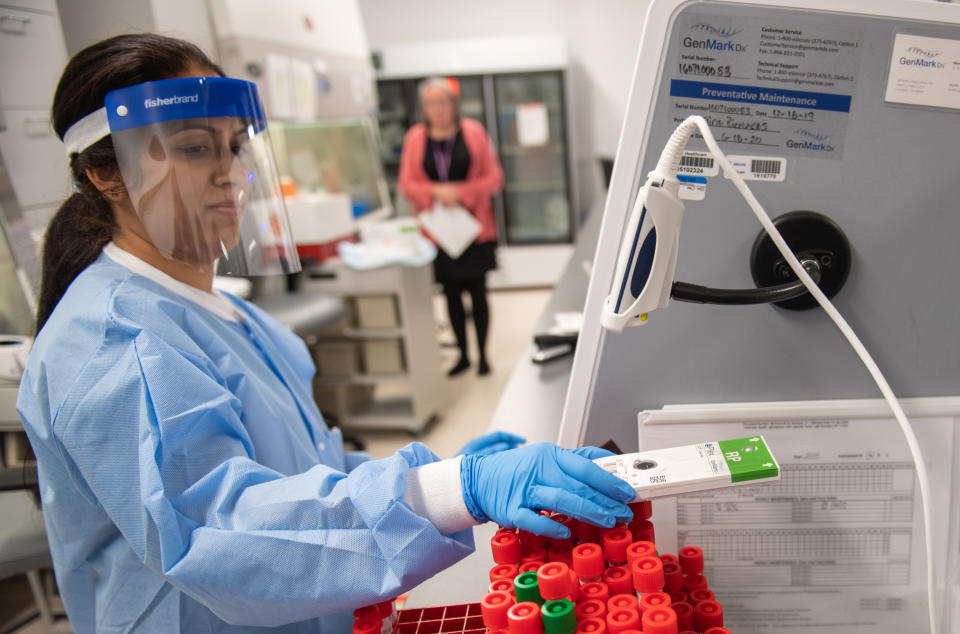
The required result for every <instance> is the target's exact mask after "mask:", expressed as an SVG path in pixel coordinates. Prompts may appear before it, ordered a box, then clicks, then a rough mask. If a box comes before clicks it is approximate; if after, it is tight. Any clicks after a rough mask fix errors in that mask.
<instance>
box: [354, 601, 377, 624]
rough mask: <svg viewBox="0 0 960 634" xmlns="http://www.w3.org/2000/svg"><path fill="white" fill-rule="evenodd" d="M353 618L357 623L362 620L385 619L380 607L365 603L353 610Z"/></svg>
mask: <svg viewBox="0 0 960 634" xmlns="http://www.w3.org/2000/svg"><path fill="white" fill-rule="evenodd" d="M353 620H354V622H355V623H359V622H361V621H383V617H382V616H381V615H380V608H379V607H377V606H376V605H365V606H364V607H362V608H357V609H356V610H354V611H353Z"/></svg>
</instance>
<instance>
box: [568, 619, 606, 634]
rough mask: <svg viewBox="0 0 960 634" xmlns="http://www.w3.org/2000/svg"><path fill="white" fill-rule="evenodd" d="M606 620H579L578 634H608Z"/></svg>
mask: <svg viewBox="0 0 960 634" xmlns="http://www.w3.org/2000/svg"><path fill="white" fill-rule="evenodd" d="M607 631H608V630H607V621H606V619H594V618H589V619H579V618H578V619H577V632H576V634H607Z"/></svg>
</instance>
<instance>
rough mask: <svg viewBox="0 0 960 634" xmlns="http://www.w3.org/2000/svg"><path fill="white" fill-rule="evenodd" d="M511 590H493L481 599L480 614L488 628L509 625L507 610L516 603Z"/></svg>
mask: <svg viewBox="0 0 960 634" xmlns="http://www.w3.org/2000/svg"><path fill="white" fill-rule="evenodd" d="M516 602H517V601H516V599H514V598H513V595H512V594H510V593H509V592H491V593H489V594H487V595H486V596H485V597H483V599H482V600H481V601H480V614H481V615H482V616H483V624H484V625H486V626H487V627H488V628H491V629H493V628H498V627H507V625H508V621H507V612H508V611H509V610H510V608H511V607H512V606H513V605H514V604H516Z"/></svg>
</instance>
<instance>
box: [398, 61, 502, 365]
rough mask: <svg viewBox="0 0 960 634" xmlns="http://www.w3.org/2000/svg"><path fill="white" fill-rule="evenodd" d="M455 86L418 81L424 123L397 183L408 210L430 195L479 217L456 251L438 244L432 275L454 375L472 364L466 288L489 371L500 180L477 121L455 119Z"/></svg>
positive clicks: (409, 137)
mask: <svg viewBox="0 0 960 634" xmlns="http://www.w3.org/2000/svg"><path fill="white" fill-rule="evenodd" d="M459 104H460V90H459V85H458V84H457V82H456V80H455V79H450V80H447V79H443V78H441V77H432V78H430V79H426V80H424V81H423V83H421V84H420V105H421V108H422V111H423V118H424V122H423V123H419V124H417V125H415V126H413V127H412V128H410V130H409V131H408V132H407V134H406V137H405V138H404V140H403V152H402V154H401V157H400V175H399V178H398V180H397V184H398V185H399V187H400V191H401V192H402V193H403V195H404V197H406V198H407V200H409V201H410V205H411V206H412V207H413V211H414V214H417V213H420V212H421V211H424V210H428V209H432V208H433V206H434V204H435V203H436V202H439V203H441V204H443V205H461V206H462V207H464V208H465V209H466V210H467V211H469V212H470V213H472V214H473V215H474V216H475V217H476V219H477V221H478V222H479V223H480V227H481V228H480V235H478V236H477V239H476V241H475V242H474V243H473V244H471V245H470V246H469V247H467V250H466V251H464V252H463V254H461V255H460V257H459V258H457V259H455V260H454V259H453V258H451V257H450V256H449V255H447V254H446V253H444V251H443V249H438V253H437V259H436V260H435V261H434V273H435V275H436V279H437V281H438V282H440V284H441V285H442V286H443V293H444V295H446V298H447V310H448V312H449V314H450V326H451V327H452V328H453V332H454V334H455V335H456V337H457V346H458V347H459V348H460V360H459V361H458V362H457V364H456V365H455V366H453V368H452V369H451V370H450V372H449V373H448V375H449V376H455V375H457V374H460V373H461V372H463V371H465V370H466V369H467V368H469V367H470V360H469V358H468V357H467V323H466V313H465V312H464V310H463V298H462V296H463V292H464V291H467V292H469V293H470V299H471V302H472V303H473V322H474V325H475V326H476V328H477V343H478V347H479V348H480V359H479V362H478V368H477V373H478V374H480V375H481V376H483V375H486V374H489V373H490V364H489V363H488V361H487V355H486V342H487V330H488V327H489V324H490V309H489V308H488V306H487V280H486V276H487V271H490V270H492V269H495V268H496V267H497V257H496V244H497V225H496V221H495V220H494V218H493V206H492V204H491V197H492V196H493V195H494V194H496V193H497V192H498V191H500V189H501V188H502V187H503V170H502V169H501V168H500V161H498V160H497V155H496V152H495V151H494V149H493V144H492V143H491V142H490V137H488V136H487V131H486V130H484V128H483V125H481V124H480V123H479V122H478V121H474V120H473V119H466V118H463V119H461V118H460V113H459Z"/></svg>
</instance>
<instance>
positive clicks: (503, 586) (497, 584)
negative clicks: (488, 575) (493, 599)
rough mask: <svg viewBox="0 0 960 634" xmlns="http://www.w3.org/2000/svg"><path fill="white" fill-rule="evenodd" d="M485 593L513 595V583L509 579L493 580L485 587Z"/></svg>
mask: <svg viewBox="0 0 960 634" xmlns="http://www.w3.org/2000/svg"><path fill="white" fill-rule="evenodd" d="M487 592H508V593H510V594H513V581H511V580H510V579H494V580H493V581H491V582H490V585H489V586H487Z"/></svg>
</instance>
